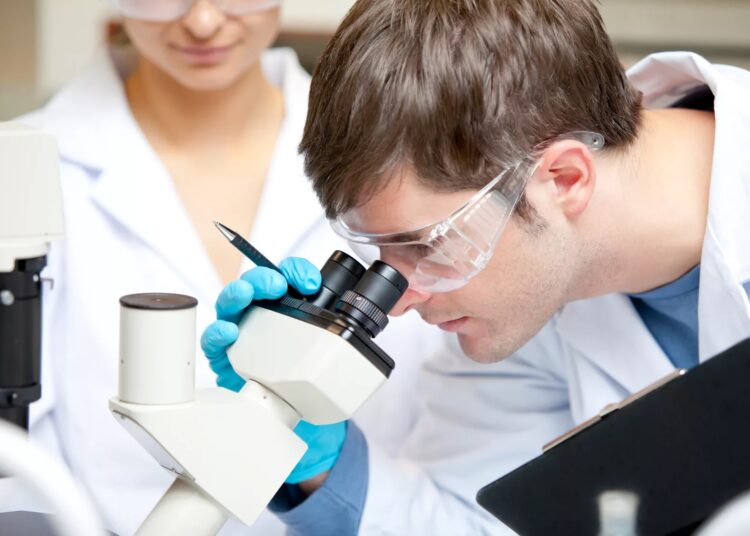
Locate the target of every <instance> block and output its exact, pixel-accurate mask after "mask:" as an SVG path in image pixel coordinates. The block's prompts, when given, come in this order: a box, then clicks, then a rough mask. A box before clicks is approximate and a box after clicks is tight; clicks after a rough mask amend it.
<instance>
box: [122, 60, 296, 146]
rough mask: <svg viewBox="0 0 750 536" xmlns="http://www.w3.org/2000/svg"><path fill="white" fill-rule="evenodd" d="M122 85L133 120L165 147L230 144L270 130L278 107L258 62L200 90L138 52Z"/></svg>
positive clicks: (279, 101)
mask: <svg viewBox="0 0 750 536" xmlns="http://www.w3.org/2000/svg"><path fill="white" fill-rule="evenodd" d="M125 87H126V94H127V98H128V102H129V105H130V108H131V110H132V113H133V115H134V117H135V119H136V121H137V122H138V123H139V125H140V126H141V128H142V129H143V131H144V132H145V133H146V135H147V137H148V138H149V139H150V140H151V141H152V142H153V143H156V144H157V145H160V146H162V148H165V149H166V148H172V149H186V148H190V147H193V146H200V147H201V148H202V150H206V149H208V148H210V147H216V148H224V149H226V148H227V147H228V146H235V145H237V144H238V143H242V142H244V140H246V139H247V138H248V137H252V136H253V135H254V134H256V133H258V132H264V131H267V130H269V129H270V127H271V126H272V125H269V122H275V121H277V118H278V112H279V110H280V109H282V108H283V97H282V94H281V91H280V90H279V89H278V88H276V87H275V86H273V85H272V84H271V83H270V82H269V81H268V80H267V79H266V78H265V76H264V74H263V71H262V69H261V65H260V63H259V62H258V63H256V64H255V65H254V66H253V67H251V68H250V69H249V70H248V71H247V72H245V73H244V74H243V75H242V76H241V77H240V78H239V79H237V80H236V81H235V82H233V83H232V84H231V85H229V86H228V87H226V88H222V89H220V90H210V91H204V90H195V89H190V88H187V87H185V86H183V85H181V84H180V83H179V82H178V81H176V80H175V79H173V78H172V77H171V76H169V75H168V74H167V73H165V72H164V71H162V70H161V69H160V68H158V67H157V66H156V65H154V64H153V63H151V62H150V61H149V60H147V59H145V58H143V57H141V58H140V60H139V62H138V66H137V67H136V70H135V71H134V72H133V74H131V75H130V76H129V77H128V79H127V80H126V82H125ZM271 130H272V129H271Z"/></svg>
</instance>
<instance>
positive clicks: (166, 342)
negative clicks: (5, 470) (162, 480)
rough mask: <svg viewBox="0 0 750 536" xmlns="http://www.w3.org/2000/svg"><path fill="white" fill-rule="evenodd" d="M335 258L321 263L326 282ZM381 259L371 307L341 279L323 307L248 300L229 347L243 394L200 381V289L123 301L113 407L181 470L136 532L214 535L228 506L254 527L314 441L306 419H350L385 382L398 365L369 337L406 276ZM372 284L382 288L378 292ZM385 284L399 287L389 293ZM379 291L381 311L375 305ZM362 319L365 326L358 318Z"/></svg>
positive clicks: (159, 456)
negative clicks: (304, 427)
mask: <svg viewBox="0 0 750 536" xmlns="http://www.w3.org/2000/svg"><path fill="white" fill-rule="evenodd" d="M336 255H339V257H338V259H339V260H341V259H342V257H341V256H345V254H343V253H340V252H337V253H336V254H334V256H333V257H332V259H333V258H334V257H336ZM345 257H347V259H344V260H343V261H342V262H343V264H340V263H337V262H334V263H333V265H335V266H334V267H335V268H336V269H338V270H339V272H342V271H343V272H345V270H342V269H341V267H342V266H344V268H346V266H349V268H351V266H352V265H351V263H356V261H354V260H353V259H351V258H350V257H348V256H345ZM331 262H332V261H331V260H329V263H327V264H326V267H324V269H323V273H324V285H326V277H325V275H326V270H327V269H328V271H329V272H330V266H329V265H331ZM347 263H349V264H347ZM356 264H357V266H359V265H358V263H356ZM376 264H377V263H376ZM380 265H381V266H380V267H378V268H379V270H380V273H375V271H372V272H371V270H372V269H371V270H368V271H367V272H366V273H365V276H364V277H361V279H362V281H363V282H364V283H365V284H364V292H365V293H366V292H368V288H369V289H370V290H369V292H370V294H371V295H375V299H374V301H375V302H376V303H375V304H373V303H372V302H371V301H370V300H368V299H367V298H366V297H363V296H362V295H360V294H358V293H357V292H353V291H351V290H349V292H348V293H347V292H345V289H343V288H340V285H339V288H336V285H338V284H339V283H341V277H338V279H337V278H332V279H335V281H334V283H333V284H330V285H329V287H332V288H333V291H331V290H330V289H329V288H327V287H326V288H324V289H323V290H322V292H321V294H320V295H319V296H318V305H316V304H315V303H314V302H312V303H311V302H308V301H302V300H296V299H294V298H291V297H290V296H285V297H284V298H282V299H281V300H278V301H268V302H258V304H256V305H253V306H251V307H250V308H249V310H248V311H247V313H246V314H245V316H244V318H243V319H242V321H241V322H240V337H239V339H238V340H237V342H236V343H235V344H234V345H233V346H232V347H231V348H230V349H229V352H228V355H229V359H230V361H231V363H232V366H233V367H234V369H235V370H236V371H237V373H238V374H239V375H240V376H242V377H243V378H244V379H246V380H248V381H247V384H246V385H245V386H244V388H243V389H242V390H241V391H240V392H239V393H234V392H232V391H229V390H226V389H222V388H216V389H208V390H201V391H197V392H196V391H195V390H194V367H195V363H194V359H195V357H194V356H195V348H194V341H195V305H196V304H197V302H196V301H195V300H194V299H193V298H190V297H187V296H178V295H168V294H138V295H133V296H126V297H124V298H122V299H121V300H120V301H121V305H122V308H121V324H120V384H119V396H118V397H117V398H113V399H112V400H110V409H111V410H112V412H113V413H114V415H115V417H117V418H119V419H120V420H121V423H122V424H123V425H124V426H125V427H126V428H127V429H128V431H129V432H130V433H131V434H132V435H133V436H134V437H135V438H136V439H137V440H138V441H139V443H140V444H141V445H142V446H143V447H144V448H145V449H146V450H147V451H148V452H149V453H150V454H151V455H152V456H153V457H154V458H155V459H156V460H157V461H158V462H159V464H160V465H162V467H164V468H166V469H167V470H169V471H171V472H173V473H174V474H175V475H176V477H177V478H176V480H175V483H174V484H173V485H172V487H171V488H170V489H169V491H168V492H167V493H166V494H165V495H164V497H163V498H162V500H161V501H160V502H159V504H157V506H156V507H155V508H154V510H153V511H152V513H151V514H150V515H149V517H148V518H147V519H146V520H145V522H144V523H143V525H142V526H141V528H140V529H139V531H138V534H140V535H146V536H148V535H152V534H153V535H156V534H158V535H160V536H161V535H169V534H175V535H176V534H191V535H203V534H205V535H209V534H216V532H218V531H219V529H220V528H221V526H222V525H223V524H224V522H225V521H226V519H227V517H228V516H229V515H232V516H235V517H236V518H238V519H239V520H240V521H241V522H243V523H244V524H246V525H251V524H252V523H254V522H255V520H256V519H257V517H258V516H259V515H260V513H261V512H262V511H263V509H264V508H265V507H266V506H267V505H268V503H269V502H270V500H271V499H272V498H273V496H274V495H275V493H276V492H277V491H278V489H279V488H280V486H281V485H282V484H283V482H284V481H285V480H286V478H287V477H288V476H289V474H290V473H291V472H292V470H293V469H294V467H295V466H296V465H297V463H298V462H299V461H300V459H301V458H302V456H303V455H304V453H305V451H306V449H307V445H306V444H305V443H304V442H303V441H302V440H301V439H299V437H297V435H296V434H295V433H294V431H293V429H294V427H295V426H296V425H297V423H298V422H299V420H300V419H304V420H306V421H308V422H311V423H313V424H330V423H334V422H339V421H343V420H346V419H348V418H350V417H351V416H352V415H353V414H354V412H355V411H356V410H357V409H358V408H359V407H360V406H361V405H362V404H363V403H364V402H365V401H366V400H367V399H368V398H369V397H370V396H371V395H372V394H373V393H374V392H375V390H376V389H377V388H378V387H379V386H380V385H381V384H382V383H383V382H384V381H385V380H386V379H387V377H388V374H389V373H390V370H391V369H392V368H393V362H392V361H391V360H390V358H389V357H388V356H387V355H385V354H384V353H383V352H382V350H380V349H379V348H378V347H377V346H376V345H375V344H374V343H372V341H371V337H372V336H373V335H374V334H376V332H379V331H380V329H382V327H384V325H385V323H387V320H386V316H385V312H387V311H388V310H390V308H391V307H392V306H393V305H394V304H395V302H396V301H397V299H398V297H400V296H401V294H402V293H403V291H404V290H405V289H406V281H405V280H403V281H401V280H402V279H403V278H401V276H400V274H398V272H396V271H395V270H393V269H392V268H390V267H389V266H387V265H384V264H382V263H380ZM383 267H385V268H383ZM373 268H375V265H373ZM359 270H361V272H357V271H355V273H356V276H355V275H352V274H351V272H345V273H344V275H345V276H347V277H348V279H349V281H348V282H346V284H347V285H349V289H350V288H351V286H353V285H351V283H352V281H353V282H355V283H356V282H357V281H358V280H359V277H360V276H362V273H364V269H362V268H361V267H359ZM368 274H369V275H368ZM383 274H385V275H386V276H388V277H390V278H391V281H388V280H387V278H385V277H383ZM393 274H396V276H397V277H396V276H394V275H393ZM338 275H339V276H340V275H341V274H340V273H339V274H338ZM347 277H344V279H346V278H347ZM368 278H369V279H368ZM398 278H401V280H399V281H398V285H401V287H400V288H398V289H396V288H395V286H394V283H393V281H394V280H395V279H398ZM366 280H367V281H366ZM368 281H369V287H368ZM384 281H387V283H384ZM373 282H374V283H376V284H377V285H380V287H381V288H380V290H379V291H375V292H373V291H372V289H373ZM383 286H386V287H388V286H390V287H391V288H390V289H386V292H385V294H388V296H384V294H383V292H382V291H383ZM357 288H359V286H358V287H357ZM394 289H395V290H394ZM346 290H348V289H346ZM356 290H357V289H356V288H355V291H356ZM360 290H362V289H360ZM376 290H377V289H376ZM378 292H380V296H379V297H378V296H377V295H378ZM342 294H345V295H346V296H345V299H344V300H339V297H340V296H341V295H342ZM378 300H379V302H380V303H379V305H380V307H377V309H380V311H379V312H380V314H378V311H375V310H374V309H372V306H376V305H378ZM384 300H385V302H386V303H384ZM344 302H347V303H348V302H351V303H352V304H353V306H350V305H347V303H344ZM326 305H327V306H328V309H326V308H325V306H326ZM334 307H335V309H334ZM352 307H353V308H352ZM381 307H382V308H384V309H385V312H384V311H382V309H381ZM358 308H359V309H364V310H365V313H367V314H369V315H370V316H371V317H374V319H375V320H374V321H369V320H368V318H367V316H363V315H362V314H360V312H359V311H358ZM342 310H349V311H350V312H352V314H353V316H351V317H350V316H347V315H346V314H344V313H342V312H341V311H342ZM381 315H382V316H381ZM355 317H358V318H360V319H361V320H362V322H363V323H362V324H358V323H357V321H356V320H355V321H352V318H355ZM363 326H367V327H366V328H365V327H363ZM373 332H375V333H373Z"/></svg>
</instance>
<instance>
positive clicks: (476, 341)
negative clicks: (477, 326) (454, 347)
mask: <svg viewBox="0 0 750 536" xmlns="http://www.w3.org/2000/svg"><path fill="white" fill-rule="evenodd" d="M458 344H459V345H461V350H463V352H464V354H466V356H467V357H468V358H469V359H471V360H472V361H476V362H477V363H484V364H489V363H497V362H498V361H502V360H503V359H505V358H506V357H508V355H509V353H510V352H502V351H498V349H497V348H496V345H494V344H493V343H492V340H491V338H490V337H489V336H487V335H468V334H466V333H459V334H458Z"/></svg>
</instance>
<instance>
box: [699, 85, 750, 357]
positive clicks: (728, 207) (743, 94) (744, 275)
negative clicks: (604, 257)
mask: <svg viewBox="0 0 750 536" xmlns="http://www.w3.org/2000/svg"><path fill="white" fill-rule="evenodd" d="M720 82H721V83H720V84H719V85H718V86H717V91H716V100H715V108H716V109H715V113H716V138H715V140H716V141H715V149H714V161H713V170H712V179H711V190H710V194H709V213H708V225H707V228H706V237H705V240H704V243H703V252H702V257H701V282H700V290H699V297H698V300H699V302H698V303H699V307H698V320H699V353H700V359H701V361H705V360H706V359H708V358H710V357H712V356H714V355H716V354H718V353H720V352H722V351H723V350H726V349H727V348H728V347H730V346H732V345H734V344H736V343H738V342H739V341H741V340H744V339H746V338H748V337H750V301H749V300H748V296H747V293H746V291H745V289H744V288H743V286H742V284H743V283H744V282H746V281H747V280H750V171H748V170H750V153H749V152H748V150H747V140H748V139H750V127H748V125H750V104H748V102H750V83H748V86H747V87H742V86H740V85H739V84H737V83H735V82H734V81H732V80H730V79H724V78H721V79H720ZM749 82H750V81H749Z"/></svg>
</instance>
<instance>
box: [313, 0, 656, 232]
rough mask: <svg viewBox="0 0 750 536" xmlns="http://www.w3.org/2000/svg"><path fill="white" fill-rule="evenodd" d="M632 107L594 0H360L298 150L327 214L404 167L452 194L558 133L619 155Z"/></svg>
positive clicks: (339, 36) (323, 74)
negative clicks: (590, 137)
mask: <svg viewBox="0 0 750 536" xmlns="http://www.w3.org/2000/svg"><path fill="white" fill-rule="evenodd" d="M640 111H641V98H640V94H639V93H638V92H637V91H636V90H635V89H634V88H633V87H632V86H631V85H630V83H629V82H628V80H627V78H626V76H625V73H624V70H623V67H622V65H621V64H620V62H619V59H618V57H617V54H616V53H615V50H614V47H613V46H612V43H611V41H610V39H609V37H608V36H607V34H606V31H605V29H604V24H603V22H602V19H601V16H600V14H599V11H598V9H597V7H596V5H595V3H594V2H593V1H592V0H429V1H427V0H359V1H358V2H357V3H356V4H355V5H354V6H353V7H352V9H351V11H349V13H348V15H347V16H346V18H345V19H344V21H343V22H342V24H341V26H340V27H339V29H338V30H337V31H336V34H335V35H334V37H333V39H332V40H331V41H330V43H329V44H328V47H327V49H326V50H325V52H324V54H323V56H322V58H321V60H320V63H319V64H318V66H317V67H316V69H315V73H314V76H313V81H312V87H311V91H310V106H309V112H308V116H307V124H306V125H305V132H304V137H303V139H302V143H301V144H300V151H301V152H302V153H303V154H304V156H305V169H306V172H307V174H308V176H309V177H310V178H311V179H312V181H313V186H314V188H315V191H316V192H317V194H318V197H319V198H320V201H321V203H322V204H323V206H324V208H325V210H326V213H327V215H328V216H329V217H334V216H336V215H338V214H340V213H342V212H345V211H346V210H349V209H350V208H352V207H355V206H357V205H359V204H360V203H363V202H365V201H367V200H368V199H369V197H370V196H371V195H373V194H374V193H376V192H377V191H378V189H380V188H381V187H383V186H384V184H385V183H386V182H387V181H388V180H389V178H390V177H391V175H392V174H393V173H394V172H397V171H398V170H399V168H401V167H402V166H408V167H409V169H410V170H412V171H414V172H415V173H416V174H417V176H418V178H419V180H420V181H422V182H423V183H425V184H427V185H428V186H430V187H431V188H433V189H435V190H438V191H458V190H462V189H478V188H481V187H482V186H484V185H485V184H486V183H487V182H489V181H490V180H491V179H492V178H493V177H494V176H495V175H497V173H499V172H500V170H502V169H503V167H505V166H507V165H509V164H510V163H512V162H514V161H516V160H518V159H520V158H522V157H524V156H526V155H528V153H529V151H531V149H532V148H533V147H535V146H537V145H538V144H540V143H543V142H544V141H545V140H549V139H550V138H553V137H556V136H559V135H562V134H565V133H567V132H571V131H576V130H590V131H594V132H599V133H601V134H602V135H603V136H604V139H605V143H606V146H607V147H609V148H618V147H623V146H626V145H628V144H630V143H631V142H632V141H633V140H634V139H635V138H636V136H637V133H638V126H639V121H640ZM519 206H520V208H521V212H523V210H524V207H525V208H526V209H528V205H527V204H525V203H521V204H520V205H519ZM522 215H523V214H522Z"/></svg>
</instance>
